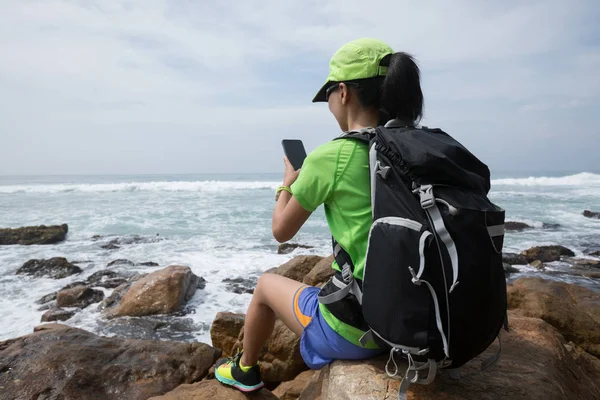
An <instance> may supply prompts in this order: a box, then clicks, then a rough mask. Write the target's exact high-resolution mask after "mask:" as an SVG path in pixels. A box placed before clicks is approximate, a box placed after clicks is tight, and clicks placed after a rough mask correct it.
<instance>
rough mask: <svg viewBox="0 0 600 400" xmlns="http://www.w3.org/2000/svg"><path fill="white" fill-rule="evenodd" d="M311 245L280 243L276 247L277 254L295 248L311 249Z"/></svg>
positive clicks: (285, 252) (287, 252) (289, 251)
mask: <svg viewBox="0 0 600 400" xmlns="http://www.w3.org/2000/svg"><path fill="white" fill-rule="evenodd" d="M312 248H313V247H312V246H306V245H304V244H297V243H281V244H280V245H279V248H278V249H277V254H289V253H291V252H292V251H294V250H296V249H312Z"/></svg>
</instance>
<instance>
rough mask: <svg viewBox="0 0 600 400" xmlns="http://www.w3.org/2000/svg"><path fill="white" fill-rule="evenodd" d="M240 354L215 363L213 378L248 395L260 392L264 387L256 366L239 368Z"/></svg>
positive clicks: (258, 368)
mask: <svg viewBox="0 0 600 400" xmlns="http://www.w3.org/2000/svg"><path fill="white" fill-rule="evenodd" d="M241 358H242V352H239V353H237V354H236V355H235V356H233V357H230V358H222V359H220V360H219V361H217V364H216V368H215V378H217V380H218V381H219V382H221V383H224V384H225V385H229V386H233V387H234V388H236V389H238V390H241V391H242V392H245V393H249V392H255V391H257V390H260V389H262V388H263V386H265V384H264V383H263V381H262V378H261V377H260V367H259V366H258V364H256V365H254V366H252V367H244V368H243V369H242V367H241V366H240V360H241Z"/></svg>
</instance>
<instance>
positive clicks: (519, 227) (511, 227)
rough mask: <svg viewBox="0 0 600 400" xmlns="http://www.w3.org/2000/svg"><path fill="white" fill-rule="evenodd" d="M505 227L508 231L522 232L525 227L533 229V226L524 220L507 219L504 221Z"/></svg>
mask: <svg viewBox="0 0 600 400" xmlns="http://www.w3.org/2000/svg"><path fill="white" fill-rule="evenodd" d="M504 229H505V230H507V231H517V232H521V231H524V230H525V229H533V226H530V225H527V224H526V223H524V222H515V221H506V222H505V223H504Z"/></svg>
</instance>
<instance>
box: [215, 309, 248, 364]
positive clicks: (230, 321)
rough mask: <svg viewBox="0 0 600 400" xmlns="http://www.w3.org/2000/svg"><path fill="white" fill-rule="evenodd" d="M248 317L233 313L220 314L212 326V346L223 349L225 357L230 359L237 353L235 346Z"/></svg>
mask: <svg viewBox="0 0 600 400" xmlns="http://www.w3.org/2000/svg"><path fill="white" fill-rule="evenodd" d="M245 318H246V316H245V315H244V314H235V313H231V312H219V313H217V316H216V317H215V320H214V321H213V323H212V325H211V326H210V339H211V341H212V345H213V346H214V347H216V348H219V349H221V351H222V352H223V356H224V357H230V356H232V355H233V353H234V352H235V349H234V346H235V343H236V342H237V338H238V336H239V335H240V332H241V330H242V328H243V327H244V321H245Z"/></svg>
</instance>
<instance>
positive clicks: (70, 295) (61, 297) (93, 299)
mask: <svg viewBox="0 0 600 400" xmlns="http://www.w3.org/2000/svg"><path fill="white" fill-rule="evenodd" d="M103 299H104V292H102V291H101V290H96V289H92V288H90V287H87V286H82V285H80V286H75V287H73V288H70V289H64V290H61V291H60V292H58V294H57V295H56V305H57V306H58V307H78V308H86V307H87V306H89V305H90V304H92V303H98V302H100V301H102V300H103Z"/></svg>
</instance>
